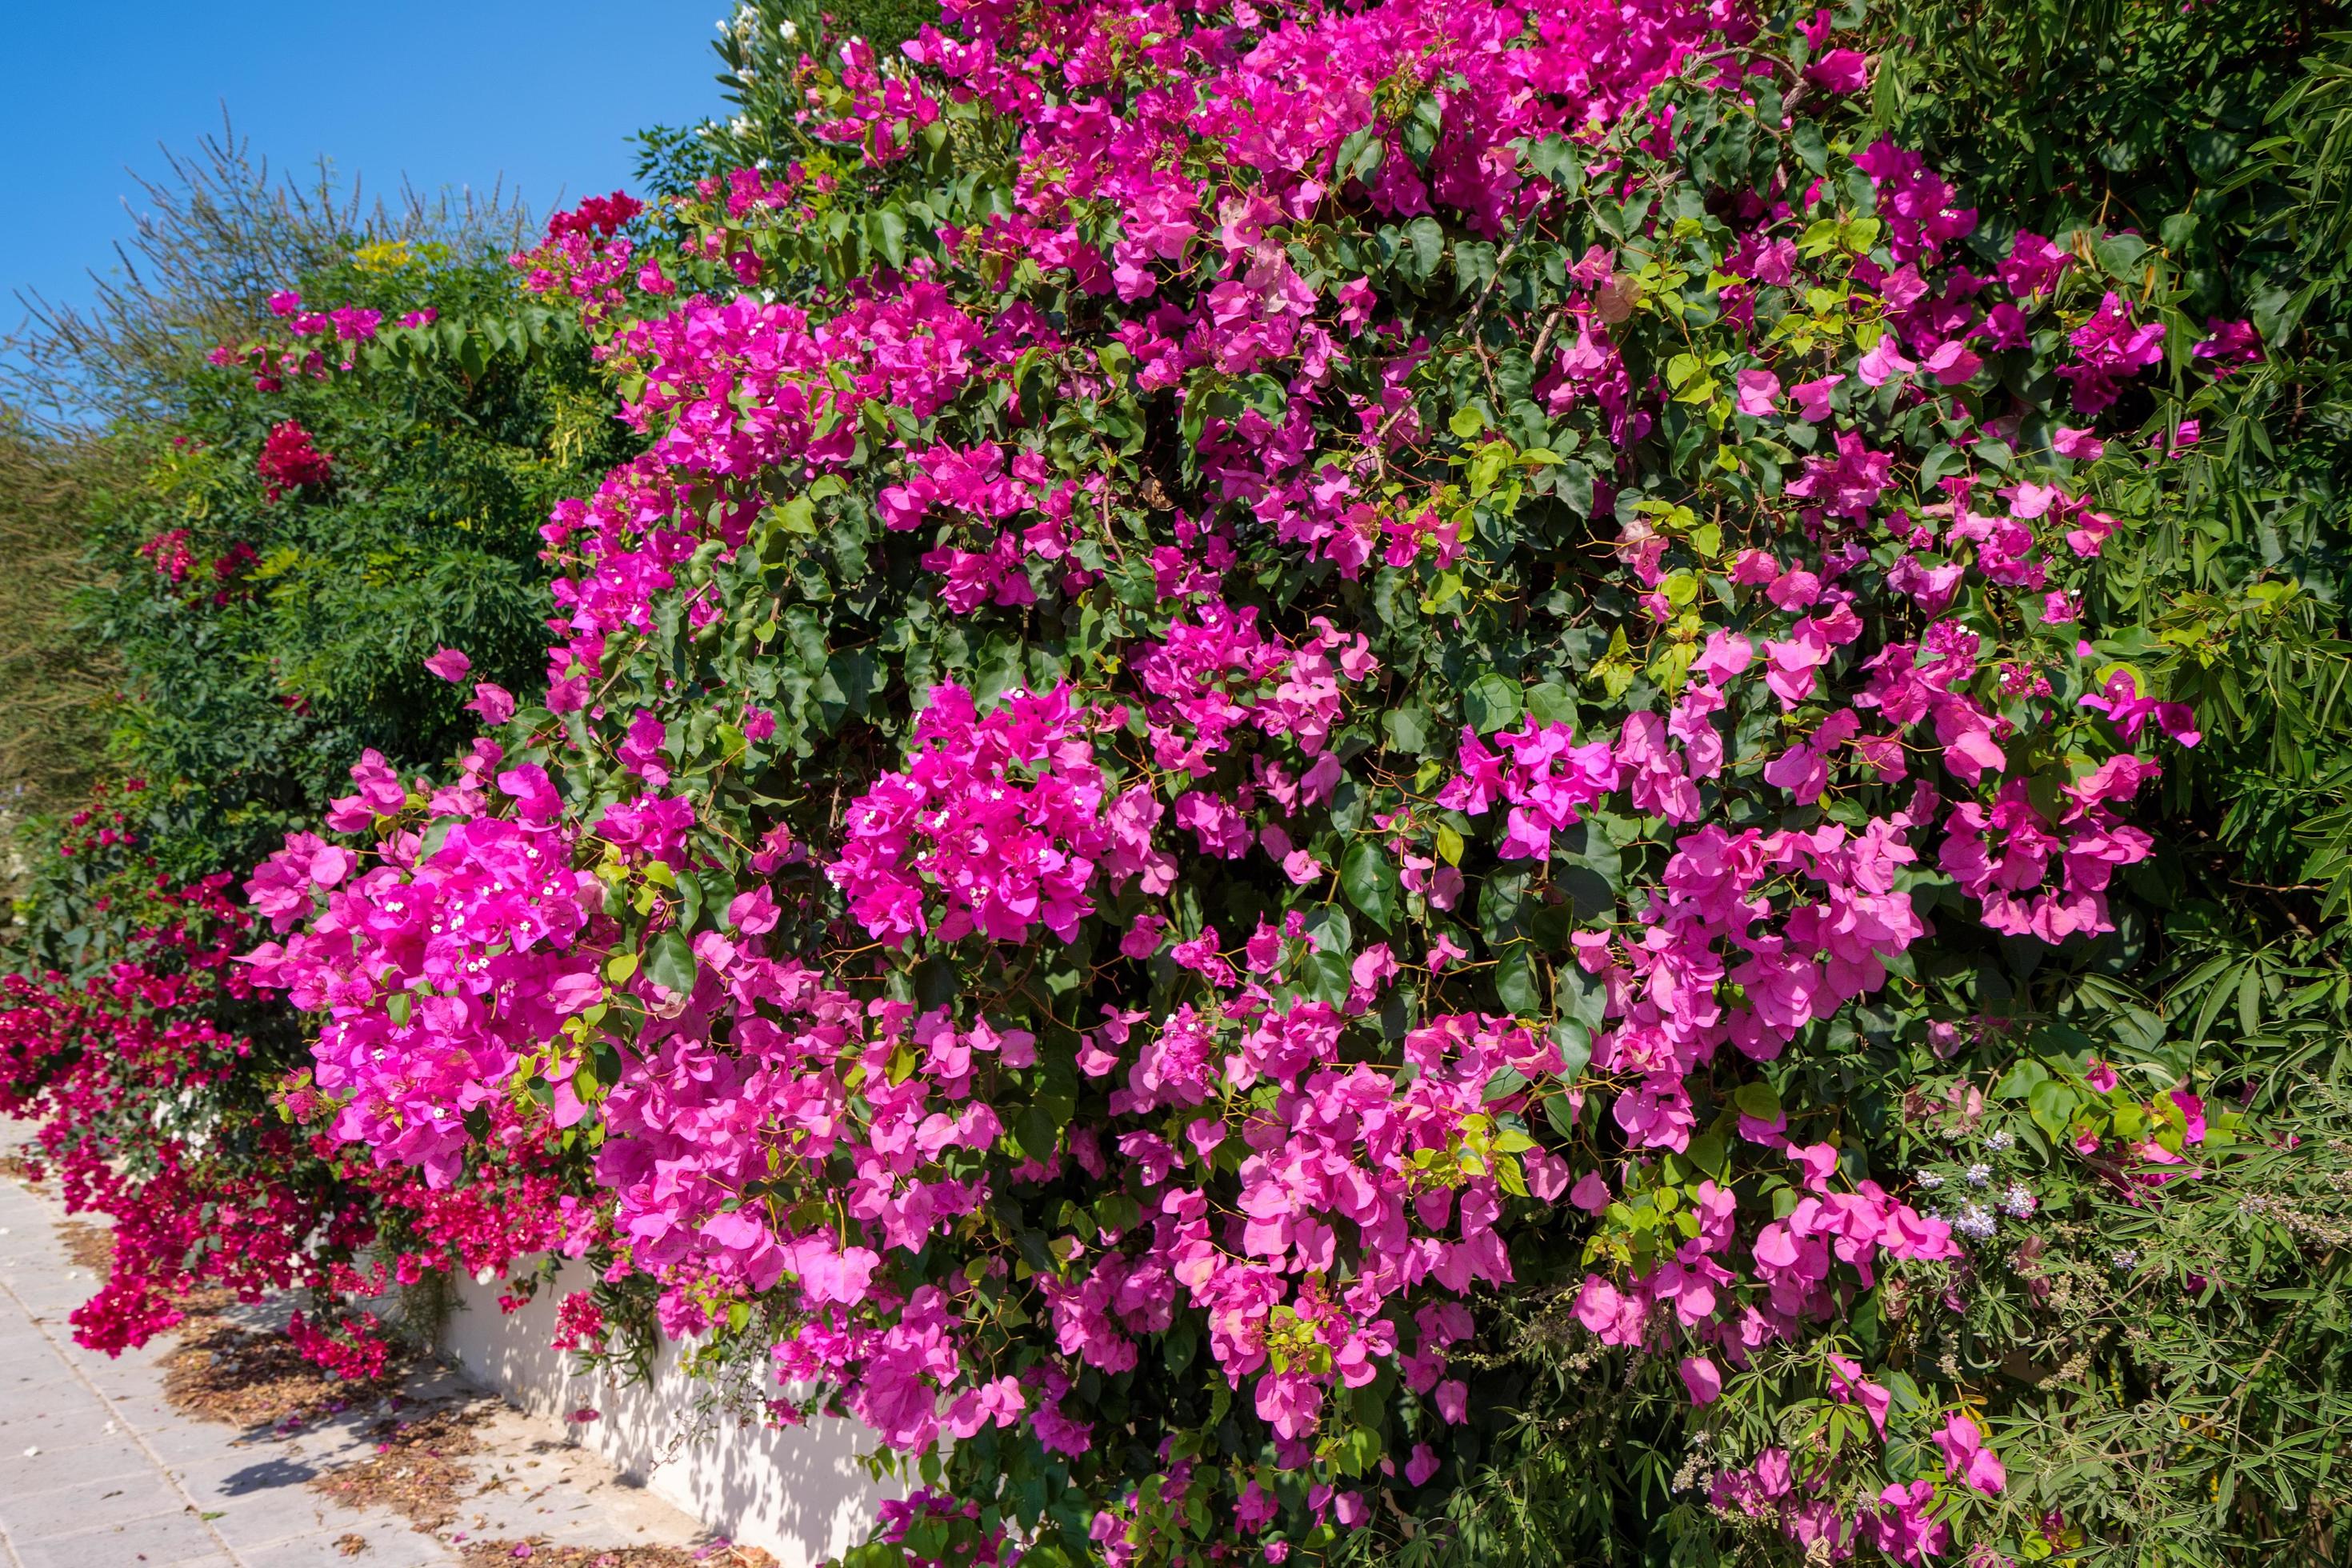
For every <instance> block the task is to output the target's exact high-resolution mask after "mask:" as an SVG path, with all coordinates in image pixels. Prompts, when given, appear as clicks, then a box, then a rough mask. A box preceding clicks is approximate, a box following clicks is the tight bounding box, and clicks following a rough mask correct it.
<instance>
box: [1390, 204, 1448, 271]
mask: <svg viewBox="0 0 2352 1568" xmlns="http://www.w3.org/2000/svg"><path fill="white" fill-rule="evenodd" d="M1404 237H1405V241H1406V243H1407V245H1408V246H1410V247H1411V248H1410V249H1409V250H1408V251H1407V252H1406V253H1405V254H1406V255H1407V256H1410V257H1411V258H1412V265H1411V266H1405V265H1404V257H1399V258H1397V259H1398V264H1399V267H1400V269H1401V270H1402V271H1403V273H1404V275H1405V276H1406V277H1408V278H1410V279H1412V280H1413V281H1414V282H1416V283H1418V282H1420V281H1421V280H1423V279H1426V278H1428V277H1430V276H1432V275H1433V274H1434V273H1435V272H1436V271H1437V263H1438V261H1439V260H1440V259H1441V258H1444V255H1445V231H1444V229H1442V228H1440V227H1438V226H1437V220H1436V219H1435V218H1432V217H1417V218H1415V219H1413V220H1412V222H1411V223H1409V224H1407V225H1405V229H1404Z"/></svg>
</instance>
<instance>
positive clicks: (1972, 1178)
mask: <svg viewBox="0 0 2352 1568" xmlns="http://www.w3.org/2000/svg"><path fill="white" fill-rule="evenodd" d="M1960 1179H1961V1180H1962V1181H1964V1182H1966V1183H1968V1184H1969V1185H1970V1186H1972V1187H1981V1186H1983V1185H1984V1184H1986V1183H1988V1182H1990V1181H1991V1180H1992V1167H1991V1166H1990V1165H1988V1164H1986V1163H1984V1162H1983V1161H1981V1160H1979V1161H1978V1162H1977V1163H1975V1164H1973V1165H1970V1166H1969V1168H1968V1169H1967V1170H1965V1171H1962V1172H1961V1173H1960Z"/></svg>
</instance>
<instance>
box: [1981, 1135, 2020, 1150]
mask: <svg viewBox="0 0 2352 1568" xmlns="http://www.w3.org/2000/svg"><path fill="white" fill-rule="evenodd" d="M1985 1147H1986V1148H1988V1149H1990V1150H1991V1151H1992V1152H1994V1153H1996V1154H2006V1153H2008V1152H2010V1151H2011V1149H2014V1148H2016V1147H2017V1135H2016V1134H2015V1133H2013V1132H1996V1133H1994V1134H1992V1135H1991V1136H1990V1137H1989V1138H1987V1139H1986V1140H1985Z"/></svg>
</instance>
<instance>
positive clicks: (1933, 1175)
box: [1911, 1171, 1944, 1193]
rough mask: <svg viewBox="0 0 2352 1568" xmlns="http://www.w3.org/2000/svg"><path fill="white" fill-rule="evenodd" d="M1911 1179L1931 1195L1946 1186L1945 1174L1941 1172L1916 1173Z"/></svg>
mask: <svg viewBox="0 0 2352 1568" xmlns="http://www.w3.org/2000/svg"><path fill="white" fill-rule="evenodd" d="M1911 1179H1912V1180H1913V1181H1915V1182H1916V1183H1918V1184H1919V1185H1920V1186H1921V1187H1923V1188H1925V1189H1926V1190H1927V1191H1928V1192H1931V1193H1932V1192H1934V1191H1935V1190H1936V1189H1937V1188H1938V1187H1940V1186H1942V1185H1943V1184H1944V1173H1942V1172H1941V1171H1916V1172H1914V1173H1912V1176H1911Z"/></svg>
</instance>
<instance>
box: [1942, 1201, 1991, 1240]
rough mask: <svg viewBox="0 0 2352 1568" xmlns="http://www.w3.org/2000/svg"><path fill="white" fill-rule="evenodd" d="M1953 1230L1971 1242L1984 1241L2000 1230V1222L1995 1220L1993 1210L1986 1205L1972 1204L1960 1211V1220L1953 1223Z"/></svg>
mask: <svg viewBox="0 0 2352 1568" xmlns="http://www.w3.org/2000/svg"><path fill="white" fill-rule="evenodd" d="M1952 1228H1953V1229H1954V1230H1957V1231H1958V1232H1959V1233H1960V1234H1961V1235H1962V1236H1965V1237H1968V1238H1969V1240H1971V1241H1984V1240H1987V1239H1989V1238H1990V1237H1991V1236H1992V1233H1993V1232H1994V1231H1996V1230H1998V1229H2000V1221H1999V1220H1998V1219H1996V1218H1994V1217H1993V1212H1992V1210H1990V1209H1989V1208H1987V1207H1985V1206H1984V1205H1982V1204H1970V1205H1968V1206H1967V1207H1966V1208H1963V1209H1962V1210H1960V1215H1959V1217H1958V1219H1956V1220H1954V1221H1952Z"/></svg>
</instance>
